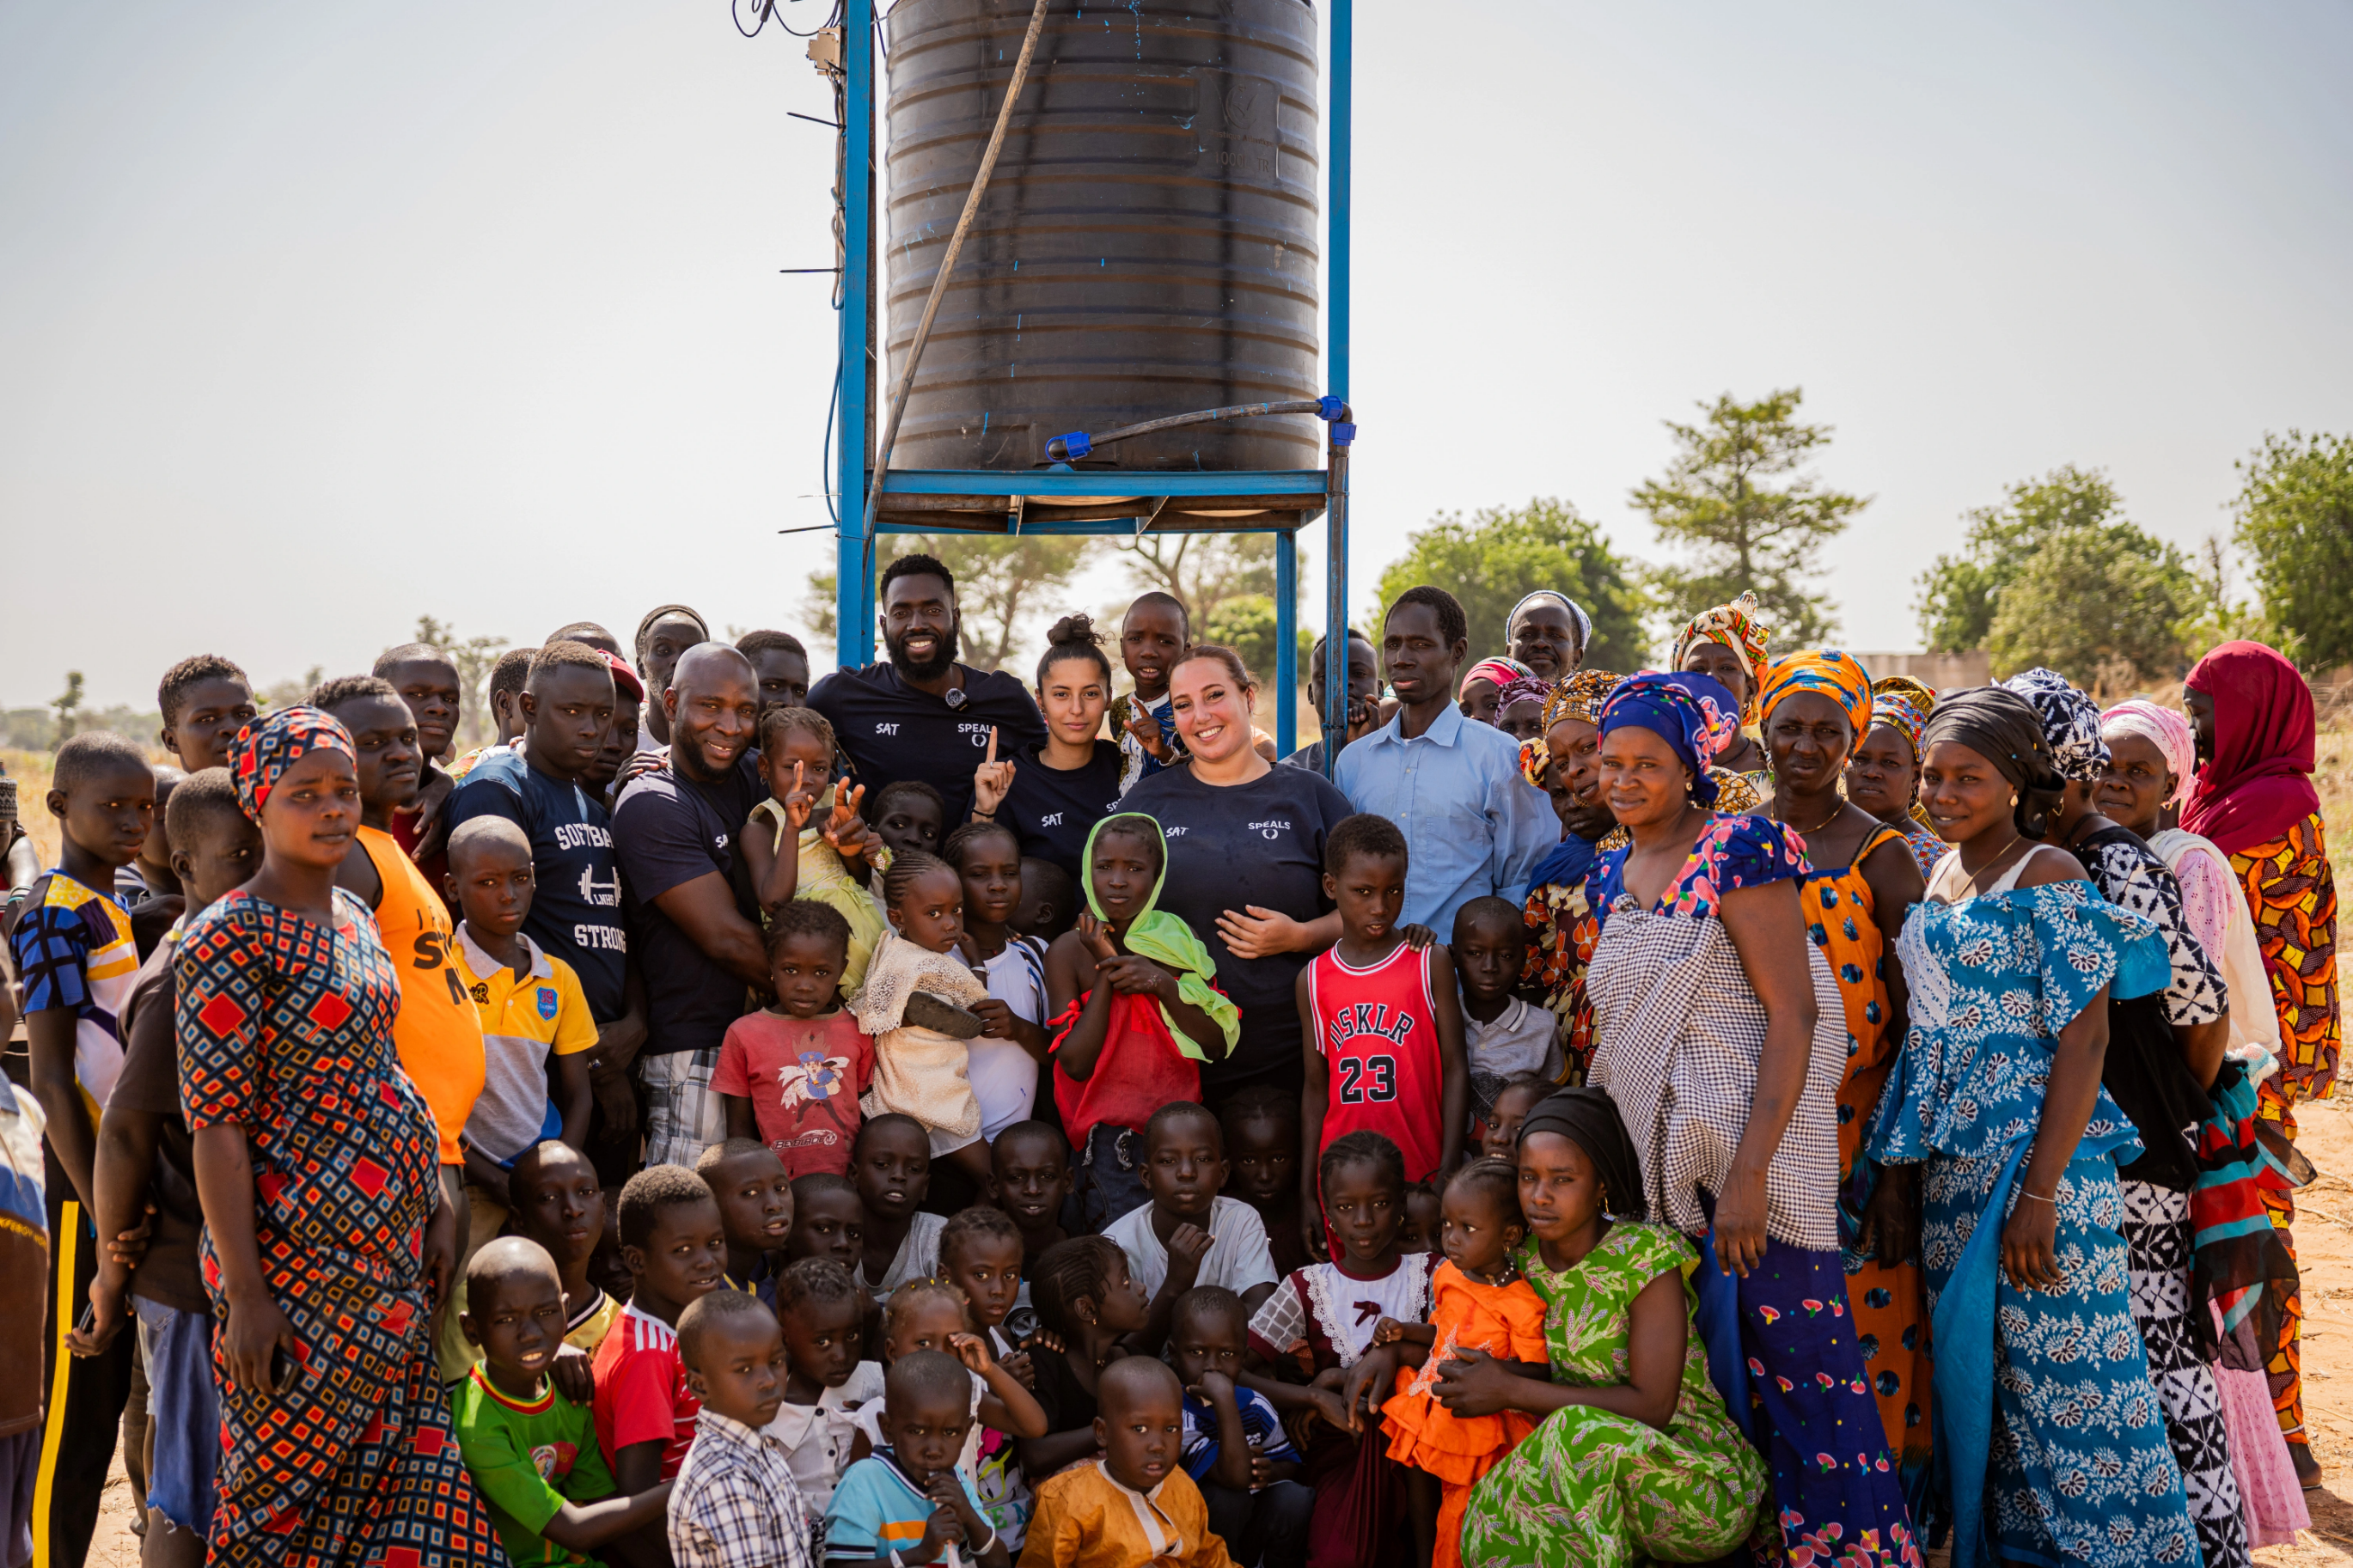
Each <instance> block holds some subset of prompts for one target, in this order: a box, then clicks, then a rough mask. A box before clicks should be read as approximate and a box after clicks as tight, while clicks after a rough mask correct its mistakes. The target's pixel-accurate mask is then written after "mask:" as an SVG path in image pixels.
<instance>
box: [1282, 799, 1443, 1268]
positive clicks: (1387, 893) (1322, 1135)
mask: <svg viewBox="0 0 2353 1568" xmlns="http://www.w3.org/2000/svg"><path fill="white" fill-rule="evenodd" d="M1405 873H1406V844H1405V835H1404V834H1403V833H1401V832H1399V831H1398V826H1397V825H1396V824H1395V823H1393V822H1391V821H1390V820H1389V819H1388V818H1387V817H1385V816H1374V815H1373V814H1371V813H1369V812H1365V813H1359V814H1358V815H1357V816H1351V817H1348V818H1347V819H1345V821H1343V822H1342V823H1340V825H1339V826H1336V827H1335V828H1333V829H1332V832H1331V836H1330V837H1328V838H1326V839H1325V840H1324V896H1325V897H1326V898H1329V899H1331V900H1333V901H1334V902H1335V903H1336V904H1337V905H1338V906H1339V910H1340V940H1339V941H1338V942H1336V943H1335V944H1334V945H1333V946H1332V947H1330V948H1329V949H1327V950H1325V951H1324V952H1321V953H1318V954H1317V955H1316V956H1315V958H1314V961H1313V962H1312V963H1309V964H1308V965H1307V967H1306V968H1305V969H1303V970H1302V971H1300V973H1299V984H1298V997H1299V1029H1300V1041H1301V1052H1300V1054H1301V1056H1302V1058H1303V1062H1304V1065H1305V1069H1306V1084H1305V1089H1304V1092H1303V1096H1302V1103H1301V1106H1300V1122H1301V1135H1300V1145H1301V1147H1300V1156H1301V1157H1300V1167H1301V1170H1302V1172H1303V1177H1302V1186H1303V1190H1302V1202H1301V1205H1300V1211H1301V1213H1302V1214H1303V1215H1306V1216H1307V1218H1306V1221H1305V1226H1306V1228H1307V1229H1308V1230H1309V1231H1310V1232H1313V1233H1317V1234H1311V1235H1310V1236H1309V1237H1308V1245H1309V1246H1311V1247H1317V1248H1318V1252H1319V1255H1320V1252H1321V1247H1320V1246H1319V1244H1320V1243H1321V1241H1322V1239H1323V1237H1322V1236H1321V1234H1320V1231H1321V1226H1320V1215H1321V1212H1322V1211H1321V1209H1320V1208H1319V1206H1318V1205H1317V1202H1316V1197H1315V1193H1314V1186H1313V1183H1314V1172H1315V1169H1316V1165H1317V1163H1318V1162H1319V1161H1320V1160H1321V1159H1322V1158H1323V1154H1324V1149H1325V1148H1326V1147H1327V1146H1328V1145H1329V1144H1330V1143H1331V1142H1332V1141H1333V1140H1334V1139H1335V1138H1340V1137H1344V1136H1345V1135H1346V1134H1348V1133H1351V1132H1377V1133H1379V1134H1381V1135H1382V1136H1383V1137H1385V1138H1387V1139H1388V1140H1389V1141H1390V1142H1393V1143H1395V1144H1396V1145H1397V1146H1398V1150H1399V1151H1400V1152H1402V1153H1403V1154H1404V1155H1405V1175H1406V1181H1407V1182H1408V1183H1409V1184H1410V1183H1413V1182H1419V1181H1421V1180H1424V1179H1425V1178H1427V1177H1429V1176H1431V1175H1433V1174H1437V1173H1443V1172H1451V1171H1452V1170H1453V1169H1454V1168H1455V1166H1457V1165H1459V1164H1461V1163H1462V1143H1463V1138H1464V1135H1465V1133H1466V1132H1467V1131H1468V1130H1469V1123H1470V1105H1471V1074H1470V1068H1469V1064H1468V1061H1467V1059H1466V1058H1465V1057H1464V1056H1463V1052H1462V1004H1461V997H1460V995H1459V994H1458V993H1457V991H1456V988H1455V981H1454V961H1453V958H1452V955H1451V953H1450V952H1448V951H1447V949H1446V947H1445V945H1444V944H1443V943H1439V942H1432V943H1431V944H1430V946H1429V947H1428V948H1426V949H1423V950H1421V951H1419V952H1417V951H1416V950H1415V948H1414V947H1413V945H1412V943H1410V942H1408V941H1407V940H1406V937H1405V933H1404V932H1403V931H1400V930H1399V929H1398V915H1399V914H1400V913H1401V912H1402V911H1403V910H1404V907H1405Z"/></svg>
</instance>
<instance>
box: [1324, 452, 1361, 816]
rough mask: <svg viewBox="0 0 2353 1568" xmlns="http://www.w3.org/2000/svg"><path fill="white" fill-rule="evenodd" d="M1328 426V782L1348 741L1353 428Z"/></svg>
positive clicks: (1325, 735) (1326, 607)
mask: <svg viewBox="0 0 2353 1568" xmlns="http://www.w3.org/2000/svg"><path fill="white" fill-rule="evenodd" d="M1330 429H1331V445H1330V447H1329V451H1328V455H1327V456H1326V457H1325V458H1324V529H1325V534H1324V538H1325V539H1326V540H1327V541H1328V543H1327V544H1326V546H1325V548H1326V549H1328V550H1329V551H1330V552H1331V556H1332V559H1331V560H1330V561H1329V562H1328V563H1325V572H1324V711H1323V714H1322V716H1321V717H1322V722H1323V725H1324V777H1325V778H1327V779H1328V778H1330V777H1331V776H1332V770H1333V768H1334V766H1335V764H1336V763H1338V762H1339V760H1340V748H1341V746H1342V745H1344V744H1345V742H1346V741H1347V738H1348V447H1349V446H1350V445H1351V444H1352V443H1353V442H1354V441H1355V440H1356V425H1355V424H1354V423H1353V422H1351V421H1350V420H1348V419H1347V418H1346V417H1345V410H1344V411H1343V417H1342V418H1339V419H1335V420H1334V421H1332V424H1331V426H1330Z"/></svg>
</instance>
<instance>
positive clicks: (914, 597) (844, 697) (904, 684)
mask: <svg viewBox="0 0 2353 1568" xmlns="http://www.w3.org/2000/svg"><path fill="white" fill-rule="evenodd" d="M881 595H882V597H881V605H882V647H883V649H884V651H885V652H886V653H887V654H889V656H890V660H889V662H888V663H885V664H870V665H868V666H867V667H866V668H863V669H838V670H835V671H834V672H833V673H832V674H831V675H828V676H827V677H826V678H825V679H823V680H820V681H818V683H817V685H816V687H815V688H814V689H811V690H810V692H809V695H808V705H809V706H810V707H812V708H814V709H816V710H818V712H820V713H822V714H824V715H825V716H826V719H827V721H828V722H830V723H831V724H832V725H833V733H834V736H835V738H836V739H837V740H839V742H841V749H842V750H843V751H844V752H847V753H849V765H850V768H851V770H852V772H853V773H855V774H856V776H857V781H858V782H859V783H860V784H864V785H865V786H866V787H867V789H868V791H869V792H870V793H871V792H873V791H876V790H880V789H881V787H882V786H883V785H884V784H896V783H898V782H899V781H900V780H902V779H919V780H921V781H922V782H923V783H924V784H930V785H931V786H932V787H933V788H934V789H935V790H938V791H939V792H940V795H941V797H942V798H943V799H944V800H945V801H946V802H947V805H948V810H947V820H946V821H945V822H944V823H943V824H942V825H941V826H943V828H944V829H945V830H948V831H953V830H954V829H955V828H956V827H958V826H962V825H963V824H964V823H965V821H967V820H969V819H970V818H971V816H972V770H973V769H974V768H975V767H976V766H977V765H978V764H979V763H981V762H982V761H983V760H984V759H985V758H986V757H987V755H988V732H989V731H990V730H992V729H994V730H995V731H997V755H998V756H1000V757H1009V756H1014V755H1017V754H1018V753H1019V752H1023V751H1024V750H1026V749H1028V748H1029V747H1031V746H1038V745H1043V744H1044V743H1045V741H1046V721H1045V720H1044V718H1042V717H1041V716H1040V715H1039V712H1038V704H1037V702H1036V700H1034V699H1032V698H1031V697H1030V695H1029V690H1028V689H1027V688H1025V687H1024V686H1023V685H1022V684H1021V682H1020V680H1019V679H1018V678H1017V677H1014V676H1010V675H1008V674H1006V673H1005V672H1004V671H1002V670H987V669H975V668H972V667H971V666H970V665H965V664H958V663H957V662H956V657H955V654H956V634H957V629H958V626H959V623H960V619H961V617H960V615H959V613H958V611H957V609H956V600H955V574H953V573H951V572H950V571H949V570H948V569H947V567H946V566H944V565H943V564H942V563H939V562H938V561H935V560H934V559H933V558H932V557H931V556H928V555H902V556H901V557H899V559H898V560H896V561H893V562H892V563H891V564H890V565H888V566H886V567H884V568H883V569H882V586H881Z"/></svg>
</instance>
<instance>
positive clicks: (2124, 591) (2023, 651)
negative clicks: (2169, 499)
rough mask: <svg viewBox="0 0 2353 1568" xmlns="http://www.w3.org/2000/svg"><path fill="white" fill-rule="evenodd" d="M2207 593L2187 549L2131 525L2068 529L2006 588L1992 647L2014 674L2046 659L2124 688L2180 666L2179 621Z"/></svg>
mask: <svg viewBox="0 0 2353 1568" xmlns="http://www.w3.org/2000/svg"><path fill="white" fill-rule="evenodd" d="M2200 601H2201V595H2200V591H2199V585H2198V582H2197V579H2196V577H2195V576H2194V575H2193V574H2192V573H2191V571H2190V569H2189V562H2188V561H2187V560H2186V559H2185V558H2184V557H2183V555H2182V553H2181V552H2180V551H2179V549H2177V548H2175V547H2174V546H2173V545H2170V544H2168V543H2166V542H2164V541H2162V540H2158V539H2154V538H2152V537H2150V536H2149V535H2148V534H2147V533H2145V532H2143V531H2141V530H2140V529H2138V528H2136V527H2134V526H2133V525H2132V524H2131V523H2129V522H2123V521H2117V522H2099V523H2091V524H2086V525H2082V526H2078V527H2073V528H2063V529H2060V530H2058V531H2056V532H2053V533H2052V534H2050V535H2049V536H2048V537H2047V538H2045V539H2044V540H2042V542H2041V543H2040V544H2039V545H2038V546H2037V548H2036V549H2035V550H2034V551H2033V552H2032V553H2031V555H2030V556H2029V557H2028V558H2027V559H2026V561H2025V562H2024V563H2023V564H2022V565H2021V568H2020V570H2019V571H2018V573H2017V574H2016V575H2015V576H2014V577H2012V578H2011V579H2010V582H2009V584H2007V585H2006V586H2005V587H2004V588H2003V590H2002V594H2001V602H2000V607H1999V608H1997V609H1996V611H1995V612H1994V617H1993V626H1992V627H1991V628H1990V630H1989V632H1988V634H1987V637H1986V649H1987V651H1988V652H1989V653H1990V654H1991V655H1992V656H1993V672H1994V674H1995V675H1996V676H1997V677H2002V676H2008V675H2011V674H2014V673H2016V672H2017V671H2019V670H2021V669H2026V668H2031V667H2032V666H2034V665H2038V664H2039V665H2048V666H2049V667H2050V668H2052V669H2055V670H2058V671H2059V672H2060V673H2062V674H2063V675H2065V676H2066V677H2067V678H2068V679H2071V680H2073V681H2075V682H2076V683H2077V684H2078V685H2081V686H2084V687H2088V688H2090V689H2093V690H2094V691H2099V692H2106V693H2115V694H2122V693H2125V692H2129V691H2131V690H2134V689H2137V688H2139V687H2142V686H2145V685H2147V683H2149V682H2150V681H2152V680H2157V679H2164V678H2167V677H2170V676H2178V675H2179V674H2180V673H2181V672H2182V668H2183V660H2182V657H2181V654H2182V647H2181V637H2180V634H2179V630H2178V629H2177V628H2178V626H2179V624H2180V623H2181V622H2183V621H2185V620H2186V619H2188V618H2189V617H2190V616H2193V615H2195V614H2196V613H2197V612H2198V610H2199V609H2200Z"/></svg>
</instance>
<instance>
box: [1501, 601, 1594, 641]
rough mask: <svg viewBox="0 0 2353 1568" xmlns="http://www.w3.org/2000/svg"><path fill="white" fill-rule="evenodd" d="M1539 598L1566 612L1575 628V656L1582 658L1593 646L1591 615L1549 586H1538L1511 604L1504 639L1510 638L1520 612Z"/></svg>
mask: <svg viewBox="0 0 2353 1568" xmlns="http://www.w3.org/2000/svg"><path fill="white" fill-rule="evenodd" d="M1539 599H1550V600H1551V601H1552V602H1553V603H1554V604H1556V605H1559V606H1560V607H1561V608H1562V609H1564V610H1566V611H1567V612H1568V620H1569V624H1570V625H1571V626H1575V627H1576V628H1577V658H1579V659H1582V658H1584V657H1585V653H1586V650H1587V649H1588V648H1590V647H1592V646H1593V617H1592V616H1588V615H1587V614H1586V613H1585V610H1584V607H1583V606H1581V605H1578V604H1577V601H1576V600H1574V599H1572V598H1570V597H1569V596H1568V595H1566V594H1556V593H1555V592H1553V590H1551V589H1550V588H1539V589H1537V590H1536V591H1535V593H1533V594H1530V595H1528V596H1527V597H1525V598H1524V599H1522V600H1521V601H1520V602H1519V603H1518V604H1516V605H1513V606H1512V613H1511V614H1510V615H1508V616H1504V640H1506V641H1509V640H1510V638H1511V636H1512V625H1513V623H1514V622H1515V621H1517V620H1518V619H1519V618H1520V612H1521V611H1522V610H1525V609H1526V608H1527V607H1528V606H1529V605H1533V604H1535V602H1536V601H1537V600H1539Z"/></svg>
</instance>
